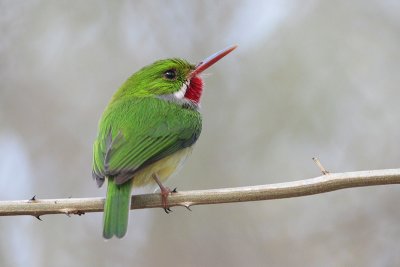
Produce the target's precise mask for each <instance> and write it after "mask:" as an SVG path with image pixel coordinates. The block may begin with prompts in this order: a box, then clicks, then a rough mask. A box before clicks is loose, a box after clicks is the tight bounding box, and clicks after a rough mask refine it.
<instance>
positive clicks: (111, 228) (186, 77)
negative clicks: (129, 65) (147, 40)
mask: <svg viewBox="0 0 400 267" xmlns="http://www.w3.org/2000/svg"><path fill="white" fill-rule="evenodd" d="M236 47H237V46H236V45H233V46H230V47H227V48H225V49H223V50H221V51H219V52H217V53H215V54H213V55H211V56H209V57H208V58H206V59H205V60H203V61H201V62H200V63H198V64H196V65H195V64H191V63H189V62H188V61H186V60H184V59H180V58H169V59H163V60H158V61H156V62H154V63H152V64H150V65H147V66H145V67H143V68H141V69H140V70H138V71H137V72H135V73H134V74H133V75H131V76H130V77H129V78H128V79H127V80H126V81H125V82H124V83H123V84H122V86H121V87H120V88H119V89H118V90H117V91H116V92H115V93H114V95H113V96H112V98H111V100H110V101H109V103H108V105H107V106H106V108H105V110H104V112H103V114H102V116H101V118H100V120H99V123H98V132H97V137H96V139H95V141H94V143H93V163H92V177H93V179H94V180H95V181H96V183H97V186H98V187H101V186H102V185H103V183H104V182H105V181H107V193H106V200H105V204H104V215H103V237H104V238H105V239H110V238H112V237H113V236H116V237H117V238H122V237H124V236H125V234H126V232H127V228H128V218H129V210H130V206H131V190H132V188H133V187H141V186H146V185H149V184H157V185H158V186H159V187H160V194H161V201H162V207H163V208H164V210H165V211H166V212H167V213H168V212H169V211H171V210H170V209H169V207H168V196H169V194H170V193H171V192H172V191H171V190H170V189H169V188H168V187H165V186H164V185H163V182H165V180H166V179H167V178H168V177H170V176H171V175H172V174H173V173H174V172H176V171H177V170H179V169H180V167H181V166H182V164H183V162H184V161H185V159H186V158H187V156H188V155H189V154H190V152H191V150H192V148H193V145H194V144H195V143H196V141H197V139H198V138H199V136H200V132H201V129H202V118H201V114H200V112H199V108H200V99H201V96H202V92H203V85H204V82H203V79H202V77H201V76H200V75H201V74H202V73H203V71H205V70H206V69H208V68H209V67H210V66H212V65H213V64H214V63H216V62H217V61H219V60H220V59H221V58H223V57H225V56H226V55H227V54H229V53H230V52H232V51H233V50H234V49H235V48H236Z"/></svg>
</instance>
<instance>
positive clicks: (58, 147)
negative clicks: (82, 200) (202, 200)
mask: <svg viewBox="0 0 400 267" xmlns="http://www.w3.org/2000/svg"><path fill="white" fill-rule="evenodd" d="M0 33H1V39H0V151H1V155H2V157H1V160H0V182H1V191H0V200H14V199H15V200H16V199H28V198H30V197H32V196H33V195H37V197H38V198H66V197H98V196H105V188H101V189H97V188H96V185H95V183H94V182H93V181H92V179H91V156H92V152H91V149H92V142H93V140H94V138H95V136H96V128H97V122H98V119H99V117H100V115H101V113H102V111H103V109H104V107H105V105H106V104H107V102H108V100H109V98H110V97H111V95H112V94H113V93H114V91H115V90H116V89H117V88H118V87H119V86H120V85H121V84H122V83H123V82H124V81H125V79H126V78H127V77H128V76H129V75H131V73H133V72H135V71H136V70H138V69H139V68H140V67H142V66H144V65H147V64H149V63H151V62H153V61H154V60H157V59H160V58H166V57H182V58H186V59H188V60H189V61H191V62H193V63H196V62H198V61H200V60H202V59H203V58H205V57H207V56H209V55H210V54H212V53H214V52H216V51H218V50H220V49H222V48H224V47H226V46H228V45H231V44H238V45H239V48H238V49H237V50H236V51H234V52H233V53H232V54H230V55H229V56H227V57H226V58H224V59H223V60H222V61H221V62H219V63H218V64H216V65H215V66H214V67H213V68H211V69H210V70H209V71H208V72H207V73H208V74H207V75H206V76H205V80H206V90H205V94H204V96H203V99H202V113H203V118H204V123H203V125H204V126H203V132H202V135H201V137H200V140H199V141H198V143H197V145H196V148H195V150H194V153H193V154H192V156H191V158H190V159H189V160H188V162H187V164H186V166H185V168H184V169H183V171H182V172H181V173H179V174H178V175H177V176H176V177H174V178H173V179H171V180H169V181H168V184H169V185H170V186H171V187H175V186H177V187H178V190H195V189H209V188H221V187H235V186H245V185H256V184H266V183H277V182H285V181H293V180H298V179H305V178H311V177H315V176H318V175H319V174H320V173H319V170H318V168H317V167H316V166H315V164H314V163H313V162H312V160H311V158H312V157H313V156H317V157H319V158H320V159H321V161H322V163H323V164H324V165H325V167H326V168H327V169H328V170H330V171H334V172H342V171H356V170H368V169H383V168H396V167H397V168H398V167H399V166H400V163H399V162H400V149H399V145H400V144H399V143H400V140H399V137H400V123H399V121H400V105H399V97H400V91H399V84H400V75H399V74H400V73H399V68H400V3H399V1H395V0H380V1H378V0H376V1H372V0H369V1H365V0H353V1H345V0H343V1H322V0H321V1H318V0H312V1H291V0H286V1H282V0H276V1H218V2H216V1H137V2H134V1H113V2H111V1H80V2H79V4H78V3H75V4H74V3H70V1H11V0H9V1H4V0H2V1H0ZM149 191H150V192H151V191H152V189H150V190H137V191H135V193H140V192H149ZM399 194H400V188H399V187H398V186H380V187H370V188H357V189H348V190H341V191H337V192H332V193H327V194H322V195H316V196H310V197H302V198H295V199H285V200H273V201H263V202H252V203H239V204H225V205H211V206H196V207H193V212H188V211H187V210H186V209H184V208H174V209H173V210H174V212H173V213H172V214H170V215H166V214H165V213H164V211H163V210H162V209H151V210H140V211H132V212H131V214H130V218H131V220H130V226H129V231H128V235H127V236H126V237H125V238H124V239H122V240H115V239H114V240H111V241H108V242H105V241H103V239H102V237H101V231H102V230H101V229H102V214H101V213H93V214H86V215H84V216H81V217H79V216H72V217H71V218H68V217H67V216H63V215H53V216H44V217H43V221H42V222H40V221H38V220H36V219H35V218H33V217H22V216H21V217H3V218H0V236H1V239H0V266H28V265H29V266H244V265H247V266H399V265H400V247H399V240H400V227H399V221H400V210H399V209H398V205H399Z"/></svg>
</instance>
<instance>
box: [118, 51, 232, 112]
mask: <svg viewBox="0 0 400 267" xmlns="http://www.w3.org/2000/svg"><path fill="white" fill-rule="evenodd" d="M236 47H237V46H231V47H228V48H226V49H224V50H221V51H220V52H217V53H215V54H213V55H212V56H210V57H208V58H206V59H205V60H203V61H201V62H200V63H198V64H197V65H194V64H190V63H189V62H187V61H186V60H184V59H178V58H172V59H163V60H158V61H156V62H154V63H153V64H150V65H148V66H145V67H143V68H142V69H140V70H139V71H138V72H136V73H134V74H133V75H132V76H131V77H130V78H129V79H128V80H127V81H126V82H125V83H124V84H123V85H122V86H121V88H120V89H119V90H118V92H117V93H116V94H115V95H114V97H113V99H114V100H117V99H119V98H120V97H129V96H132V97H147V96H159V97H161V98H166V99H170V100H177V101H190V102H191V103H193V104H196V105H197V104H199V102H200V98H201V94H202V92H203V80H202V78H201V77H200V74H201V73H202V72H203V71H204V70H206V69H208V68H209V67H210V66H212V65H213V64H214V63H216V62H217V61H219V60H220V59H221V58H223V57H224V56H226V55H227V54H229V53H230V52H232V51H233V50H234V49H235V48H236Z"/></svg>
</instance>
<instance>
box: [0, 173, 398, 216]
mask: <svg viewBox="0 0 400 267" xmlns="http://www.w3.org/2000/svg"><path fill="white" fill-rule="evenodd" d="M320 168H321V171H323V172H324V173H326V174H324V175H322V176H319V177H316V178H311V179H306V180H299V181H293V182H287V183H277V184H267V185H257V186H245V187H236V188H223V189H210V190H196V191H182V192H177V193H172V194H171V195H170V196H169V198H168V201H169V205H170V207H173V206H184V207H186V208H188V209H189V208H190V206H193V205H205V204H218V203H231V202H245V201H256V200H268V199H280V198H291V197H300V196H308V195H315V194H320V193H325V192H330V191H334V190H339V189H344V188H352V187H362V186H374V185H386V184H400V169H386V170H373V171H359V172H347V173H329V172H327V171H326V170H325V169H324V168H323V167H322V165H321V167H320ZM104 200H105V199H104V198H68V199H36V198H35V197H33V198H32V199H30V200H17V201H0V216H14V215H32V216H35V217H36V218H38V219H40V217H39V216H42V215H45V214H67V215H70V214H78V215H82V214H84V213H86V212H100V211H103V206H104ZM159 207H162V204H161V197H160V194H158V193H154V194H144V195H135V196H132V205H131V209H146V208H159Z"/></svg>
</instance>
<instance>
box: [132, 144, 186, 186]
mask: <svg viewBox="0 0 400 267" xmlns="http://www.w3.org/2000/svg"><path fill="white" fill-rule="evenodd" d="M191 151H192V147H187V148H184V149H181V150H179V151H177V152H175V153H174V154H172V155H170V156H167V157H165V158H163V159H161V160H159V161H157V162H154V163H153V164H151V165H149V166H147V167H146V168H144V169H143V170H141V171H139V172H138V173H137V174H136V175H135V176H134V177H133V186H135V187H139V186H144V185H148V184H152V183H155V181H154V179H153V177H152V176H153V174H156V175H157V176H158V178H159V179H160V181H161V182H164V181H165V180H167V179H168V177H170V176H171V175H172V174H173V173H174V172H175V171H178V170H179V168H180V167H181V166H182V165H183V163H184V162H185V159H186V158H187V156H188V155H189V154H190V152H191Z"/></svg>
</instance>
